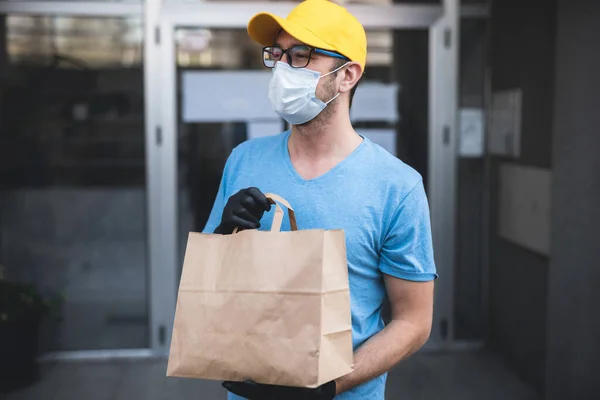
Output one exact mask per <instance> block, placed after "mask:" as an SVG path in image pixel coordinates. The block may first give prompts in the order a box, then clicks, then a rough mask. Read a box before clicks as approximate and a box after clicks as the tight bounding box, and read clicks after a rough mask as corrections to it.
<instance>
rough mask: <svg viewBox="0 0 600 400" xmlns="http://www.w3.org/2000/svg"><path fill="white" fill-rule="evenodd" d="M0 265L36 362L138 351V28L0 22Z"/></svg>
mask: <svg viewBox="0 0 600 400" xmlns="http://www.w3.org/2000/svg"><path fill="white" fill-rule="evenodd" d="M0 26H1V27H2V29H1V30H2V32H3V35H5V36H4V40H3V42H2V45H1V46H3V48H2V54H3V57H2V58H1V60H0V64H2V65H1V66H0V71H1V79H2V81H1V83H0V85H1V86H2V88H1V90H0V110H1V112H0V114H1V115H0V265H2V266H3V267H4V279H7V280H10V281H17V282H23V283H27V284H32V285H34V286H35V287H36V288H37V290H38V291H39V292H41V293H42V294H43V295H44V296H49V297H52V298H54V297H55V296H59V297H62V301H61V303H60V304H59V305H58V307H57V309H56V312H57V315H58V317H59V318H58V319H57V320H54V319H47V320H46V321H45V322H44V324H43V326H42V332H41V334H40V337H41V339H42V343H41V350H42V351H43V352H47V351H49V352H60V353H62V352H67V351H68V352H73V351H77V352H81V351H106V350H110V351H112V350H115V349H146V348H148V347H149V307H148V299H149V290H148V287H147V281H148V279H149V270H148V265H149V260H148V257H147V250H148V247H147V240H146V239H147V226H148V219H147V214H146V201H147V185H146V170H147V168H146V162H147V158H146V154H145V134H144V117H145V113H144V86H143V54H142V33H143V24H142V18H141V17H140V16H139V15H138V16H117V17H104V16H89V17H81V16H72V15H64V14H61V13H60V12H58V13H54V14H52V15H38V14H32V13H19V14H15V13H8V14H5V15H0Z"/></svg>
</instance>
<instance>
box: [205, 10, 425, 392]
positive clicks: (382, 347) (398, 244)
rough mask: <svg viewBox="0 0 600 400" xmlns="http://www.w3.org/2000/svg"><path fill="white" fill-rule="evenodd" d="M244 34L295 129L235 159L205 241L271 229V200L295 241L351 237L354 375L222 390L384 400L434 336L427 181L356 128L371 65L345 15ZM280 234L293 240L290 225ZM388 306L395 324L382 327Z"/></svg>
mask: <svg viewBox="0 0 600 400" xmlns="http://www.w3.org/2000/svg"><path fill="white" fill-rule="evenodd" d="M248 32H249V35H250V37H251V38H252V39H254V40H255V41H257V42H259V43H261V44H262V45H263V46H266V47H265V48H264V50H263V62H264V64H265V66H266V67H269V68H273V78H272V80H271V83H270V86H269V98H270V100H271V102H272V103H273V108H274V109H275V111H276V112H277V113H278V114H279V115H280V116H281V117H282V118H284V119H285V120H287V121H288V122H289V123H290V124H291V125H292V128H291V130H290V131H287V132H283V133H281V134H279V135H275V136H269V137H263V138H257V139H252V140H249V141H246V142H244V143H242V144H241V145H239V146H238V147H237V148H235V149H234V150H233V152H232V154H231V155H230V157H229V159H228V160H227V163H226V166H225V169H224V172H223V177H222V180H221V185H220V189H219V192H218V194H217V198H216V201H215V204H214V207H213V210H212V212H211V216H210V218H209V222H208V224H207V226H206V228H205V231H206V232H214V233H217V234H230V233H232V232H233V230H234V228H236V227H238V228H241V229H256V228H260V229H269V228H270V221H271V217H270V215H264V213H265V212H267V211H269V210H270V206H269V204H268V203H267V201H266V198H265V196H264V195H263V193H266V192H273V193H277V194H279V195H281V196H283V197H284V198H286V199H287V200H288V201H289V202H290V203H291V204H292V206H293V207H294V209H295V211H296V217H297V221H298V229H313V228H322V229H344V231H345V235H346V241H347V255H348V271H349V280H350V296H351V312H352V336H353V345H354V351H355V355H354V371H353V372H352V373H350V374H348V375H346V376H344V377H341V378H339V379H337V380H335V381H332V382H329V383H327V384H325V385H323V386H321V387H318V388H315V389H306V388H290V387H278V386H271V385H261V384H256V383H253V382H224V383H223V386H224V387H225V388H226V389H228V390H229V391H230V392H231V393H230V394H229V399H240V398H248V399H251V400H252V399H256V400H269V399H278V400H280V399H281V400H294V399H320V400H325V399H327V400H329V399H333V398H334V397H335V398H336V399H340V400H371V399H372V400H381V399H383V398H384V393H385V381H386V375H387V371H389V370H390V369H391V368H392V367H393V366H394V365H396V364H397V363H399V362H400V361H401V360H403V359H405V358H406V357H408V356H410V355H411V354H412V353H414V352H415V351H416V350H418V349H419V348H420V347H421V346H422V345H423V344H424V343H425V342H426V341H427V339H428V337H429V333H430V330H431V322H432V312H433V311H432V310H433V281H434V280H435V279H436V277H437V274H436V269H435V265H434V260H433V250H432V243H431V228H430V220H429V207H428V202H427V198H426V196H425V191H424V188H423V182H422V179H421V176H420V175H419V174H418V173H417V172H416V171H415V170H413V169H412V168H410V167H409V166H407V165H406V164H404V163H403V162H401V161H400V160H399V159H397V158H395V157H394V156H392V155H391V154H390V153H388V152H386V151H385V150H384V149H382V148H381V147H379V146H377V145H376V144H374V143H373V142H371V141H369V140H368V139H367V138H363V137H361V136H359V135H358V134H357V133H356V132H355V131H354V129H353V128H352V125H351V122H350V114H349V109H350V102H351V97H352V94H353V89H354V88H355V87H356V84H357V82H358V81H359V79H360V77H361V76H362V73H363V70H364V67H365V63H366V35H365V31H364V28H363V27H362V25H361V24H360V23H359V22H358V21H357V20H356V19H355V18H354V17H353V16H352V15H351V14H350V13H348V11H347V10H346V9H344V8H343V7H341V6H339V5H336V4H334V3H332V2H329V1H326V0H308V1H305V2H303V3H300V4H299V5H298V6H297V7H296V8H295V9H294V10H293V11H292V12H291V13H290V15H288V17H287V18H286V19H283V18H279V17H276V16H273V15H271V14H268V13H260V14H258V15H256V16H255V17H253V18H252V20H251V21H250V23H249V25H248ZM263 216H264V218H263ZM282 229H285V230H289V222H288V221H285V222H284V225H283V227H282ZM386 294H387V298H388V300H389V302H390V306H391V322H390V323H389V324H388V325H387V326H384V323H383V320H382V316H381V310H382V306H383V302H384V299H385V297H386ZM234 393H235V394H234ZM238 395H239V396H242V397H237V396H238Z"/></svg>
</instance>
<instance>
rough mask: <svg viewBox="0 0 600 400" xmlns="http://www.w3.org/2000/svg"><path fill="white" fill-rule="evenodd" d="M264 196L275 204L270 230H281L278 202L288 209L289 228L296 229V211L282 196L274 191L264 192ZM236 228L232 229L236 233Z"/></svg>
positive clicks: (280, 209) (281, 215) (281, 221)
mask: <svg viewBox="0 0 600 400" xmlns="http://www.w3.org/2000/svg"><path fill="white" fill-rule="evenodd" d="M265 197H266V198H267V200H268V201H269V203H270V204H274V205H275V216H274V217H273V223H272V224H271V232H279V231H280V230H281V224H282V223H283V209H282V208H281V207H280V206H279V203H281V204H283V205H284V206H285V208H287V209H288V216H289V218H290V229H291V230H292V231H297V230H298V224H297V223H296V213H295V212H294V209H293V208H292V206H291V205H290V203H288V202H287V200H286V199H284V198H283V197H281V196H279V195H276V194H274V193H265ZM237 232H238V228H237V227H236V228H235V229H234V230H233V233H237Z"/></svg>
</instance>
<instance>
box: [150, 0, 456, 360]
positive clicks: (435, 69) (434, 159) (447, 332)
mask: <svg viewBox="0 0 600 400" xmlns="http://www.w3.org/2000/svg"><path fill="white" fill-rule="evenodd" d="M296 5H297V3H295V2H248V3H239V2H238V3H234V2H229V1H219V2H212V3H203V2H199V3H194V4H169V3H166V4H161V2H160V1H158V0H148V1H147V4H146V7H147V10H146V17H147V21H146V38H148V39H153V40H146V57H147V59H146V63H145V65H146V67H147V80H146V84H147V86H146V99H147V107H148V108H147V113H146V115H147V118H148V120H147V121H148V123H147V130H148V132H147V136H148V137H153V136H154V137H155V141H154V144H153V145H152V146H151V147H152V148H151V149H148V150H149V151H150V152H152V154H156V158H157V159H159V160H160V161H159V164H158V165H154V166H153V167H152V168H153V169H152V170H151V171H150V173H151V174H152V175H153V179H155V180H156V184H157V185H160V191H159V192H160V196H159V198H152V199H151V203H152V205H151V208H152V214H153V215H154V216H156V217H157V218H158V219H159V221H156V222H157V224H158V227H157V228H156V229H155V230H153V231H154V232H158V236H156V237H155V238H154V241H153V245H155V246H156V247H154V246H153V248H152V249H151V252H156V254H154V256H153V259H155V258H156V259H158V260H160V261H159V262H160V266H161V267H160V268H154V270H153V275H152V278H153V280H154V281H155V283H154V284H152V289H153V290H156V291H157V292H160V293H161V304H160V305H156V306H154V307H153V324H154V325H155V329H156V330H155V331H154V332H155V334H154V335H152V337H153V340H152V344H153V348H154V349H155V350H156V351H158V352H164V353H165V354H166V353H167V352H168V350H169V343H170V339H171V331H172V328H173V316H174V311H175V305H176V298H177V291H176V288H177V286H178V281H177V279H178V272H177V271H178V270H179V267H180V265H179V263H180V260H179V251H178V249H179V244H178V223H179V217H178V215H179V214H178V208H177V204H178V184H177V182H178V174H177V128H178V122H177V97H176V93H177V87H176V85H177V77H176V59H175V44H174V43H175V42H174V33H175V30H176V29H177V28H183V27H203V28H240V29H245V28H246V26H247V23H248V21H249V19H250V18H251V17H252V15H254V14H255V13H256V12H258V11H269V12H272V13H274V14H277V15H286V14H287V13H289V11H290V10H291V9H292V8H293V7H295V6H296ZM458 9H459V0H443V5H390V6H371V5H355V4H351V5H348V10H349V11H350V12H351V13H353V14H354V15H357V16H358V17H359V20H360V21H361V22H362V23H363V25H364V26H365V28H366V29H377V28H379V29H428V30H429V113H428V114H429V157H428V160H429V165H428V168H429V170H428V171H429V172H428V188H427V190H428V196H429V201H430V209H431V220H432V235H433V243H434V251H435V261H436V264H437V268H438V271H439V274H440V277H441V278H440V279H439V280H438V281H437V282H436V289H435V292H436V293H435V296H436V306H435V313H434V324H433V329H432V332H431V337H430V340H429V342H428V344H427V346H426V348H429V349H441V348H447V347H449V346H451V345H452V343H453V334H452V332H453V322H454V321H453V319H454V315H453V314H454V312H453V311H454V309H453V303H454V302H453V283H454V282H453V281H454V279H453V275H454V259H455V240H454V238H455V212H456V211H455V210H456V200H455V198H456V183H457V181H456V132H457V115H458V113H457V106H458V104H457V103H458V37H459V35H458V32H459V30H458V29H459V11H458ZM156 61H157V62H156ZM153 193H156V192H154V191H153ZM154 257H155V258H154ZM158 339H161V340H158Z"/></svg>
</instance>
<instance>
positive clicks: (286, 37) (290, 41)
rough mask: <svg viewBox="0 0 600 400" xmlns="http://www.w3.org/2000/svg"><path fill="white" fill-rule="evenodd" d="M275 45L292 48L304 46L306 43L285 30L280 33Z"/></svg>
mask: <svg viewBox="0 0 600 400" xmlns="http://www.w3.org/2000/svg"><path fill="white" fill-rule="evenodd" d="M275 44H276V45H278V46H281V47H290V46H296V45H299V44H300V45H304V44H305V43H303V42H301V41H299V40H298V39H296V38H295V37H293V36H292V35H290V34H289V33H287V32H286V31H284V30H283V29H281V30H280V31H279V33H278V34H277V37H276V38H275Z"/></svg>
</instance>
